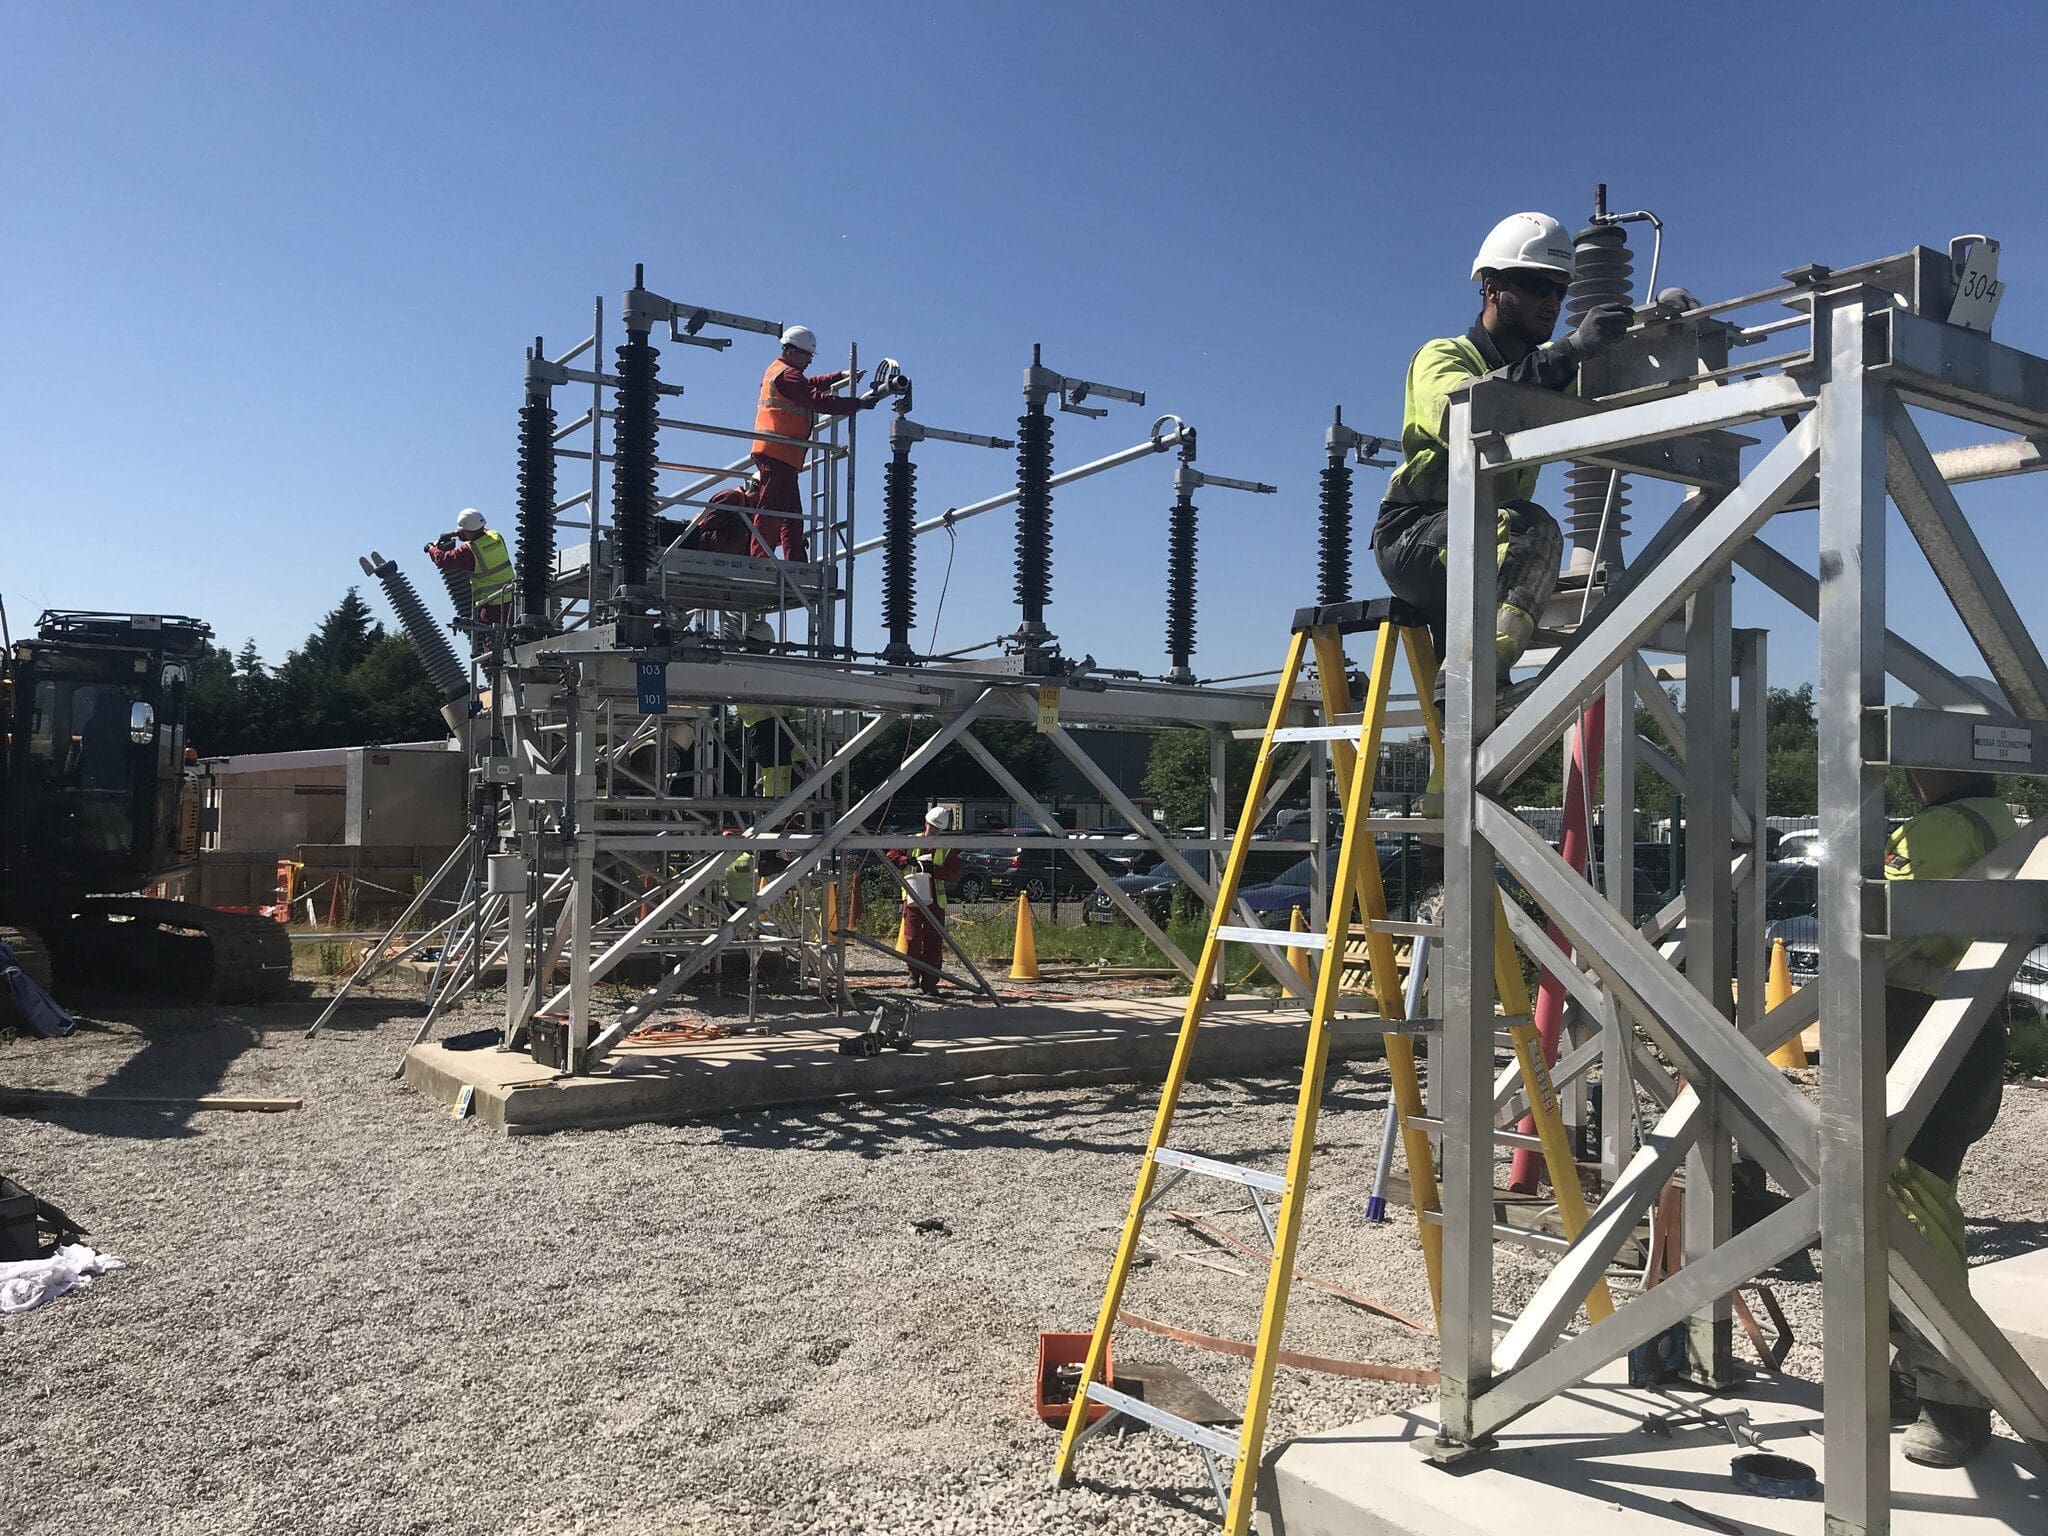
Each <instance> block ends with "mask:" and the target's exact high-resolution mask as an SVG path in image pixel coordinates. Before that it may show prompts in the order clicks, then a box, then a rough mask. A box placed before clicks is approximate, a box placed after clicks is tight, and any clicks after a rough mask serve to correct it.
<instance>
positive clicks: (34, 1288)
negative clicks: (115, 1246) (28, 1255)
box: [0, 1243, 128, 1312]
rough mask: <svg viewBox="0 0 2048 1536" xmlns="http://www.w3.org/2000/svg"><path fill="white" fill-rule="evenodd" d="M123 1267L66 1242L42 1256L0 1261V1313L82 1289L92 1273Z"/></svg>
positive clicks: (109, 1257)
mask: <svg viewBox="0 0 2048 1536" xmlns="http://www.w3.org/2000/svg"><path fill="white" fill-rule="evenodd" d="M127 1267H128V1266H127V1265H125V1264H123V1263H122V1262H121V1261H120V1260H119V1259H117V1258H115V1257H114V1256H113V1255H112V1254H111V1253H96V1252H94V1251H93V1250H92V1249H90V1248H88V1247H86V1246H85V1244H83V1243H66V1244H65V1245H64V1246H63V1247H61V1248H59V1249H58V1250H57V1251H56V1252H55V1253H53V1254H51V1255H50V1256H49V1257H48V1258H46V1259H17V1260H14V1261H12V1262H9V1263H5V1264H0V1312H26V1311H28V1310H29V1309H30V1308H31V1307H40V1306H41V1305H42V1304H43V1303H44V1302H46V1301H55V1300H56V1299H57V1298H58V1297H59V1296H62V1295H63V1294H64V1293H65V1292H66V1291H71V1290H82V1289H83V1288H84V1287H86V1286H88V1285H91V1284H92V1281H93V1276H95V1275H104V1274H108V1273H110V1272H111V1271H113V1270H117V1269H126V1268H127Z"/></svg>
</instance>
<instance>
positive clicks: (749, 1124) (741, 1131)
mask: <svg viewBox="0 0 2048 1536" xmlns="http://www.w3.org/2000/svg"><path fill="white" fill-rule="evenodd" d="M1207 1086H1209V1085H1205V1084H1197V1085H1194V1086H1193V1087H1191V1088H1190V1089H1189V1092H1188V1096H1187V1097H1185V1098H1184V1099H1183V1100H1182V1103H1181V1113H1182V1115H1183V1116H1184V1117H1185V1116H1189V1115H1199V1114H1200V1113H1201V1111H1202V1109H1203V1108H1204V1106H1205V1103H1206V1102H1207V1099H1208V1095H1207V1094H1206V1093H1205V1092H1204V1089H1205V1088H1206V1087H1207ZM1298 1088H1299V1085H1298V1084H1297V1083H1295V1082H1293V1081H1291V1080H1289V1079H1286V1078H1241V1079H1236V1080H1234V1081H1233V1082H1232V1084H1231V1089H1232V1095H1231V1103H1232V1105H1233V1107H1237V1108H1243V1107H1247V1106H1249V1107H1253V1108H1260V1107H1263V1108H1268V1109H1271V1110H1272V1112H1273V1117H1274V1118H1273V1122H1272V1137H1273V1139H1272V1140H1271V1141H1269V1142H1265V1143H1262V1144H1260V1145H1257V1146H1252V1147H1241V1148H1236V1149H1234V1151H1233V1157H1236V1158H1242V1159H1251V1158H1258V1157H1271V1156H1279V1155H1283V1154H1284V1153H1285V1152H1286V1151H1287V1146H1288V1136H1289V1132H1290V1130H1291V1129H1292V1115H1293V1109H1294V1102H1295V1096H1296V1093H1297V1091H1298ZM1386 1104H1387V1095H1386V1085H1385V1079H1384V1077H1379V1078H1376V1079H1372V1080H1360V1079H1357V1078H1348V1077H1347V1078H1343V1079H1336V1080H1334V1081H1333V1082H1332V1083H1331V1084H1330V1085H1329V1087H1328V1090H1327V1091H1326V1092H1325V1094H1324V1096H1323V1112H1324V1113H1325V1114H1331V1113H1336V1112H1341V1111H1345V1110H1352V1111H1359V1110H1375V1109H1384V1108H1385V1107H1386ZM1158 1105H1159V1089H1158V1087H1157V1086H1156V1085H1149V1084H1122V1085H1114V1086H1101V1087H1087V1088H1074V1089H1067V1090H1058V1089H1053V1090H1048V1089H1034V1090H1032V1091H1031V1093H1030V1096H1029V1097H1028V1098H1026V1097H1022V1096H1014V1095H1001V1094H991V1095H979V1096H972V1097H969V1096H965V1095H960V1094H951V1095H943V1096H941V1095H934V1096H933V1097H931V1098H929V1099H921V1100H881V1101H875V1102H865V1103H848V1104H828V1105H821V1106H818V1107H817V1108H814V1109H802V1110H768V1111H761V1112H757V1113H753V1114H748V1115H745V1116H735V1117H733V1118H731V1119H729V1120H727V1121H726V1122H725V1123H724V1124H723V1126H722V1128H721V1130H722V1139H723V1140H724V1141H725V1142H726V1143H727V1144H728V1145H731V1146H736V1147H759V1148H772V1149H775V1150H780V1151H787V1150H796V1151H806V1152H852V1153H854V1154H856V1155H858V1156H861V1157H866V1158H881V1157H887V1156H892V1155H894V1154H896V1153H900V1152H902V1151H904V1150H905V1149H906V1146H911V1147H920V1148H926V1149H932V1150H941V1151H961V1152H974V1151H987V1150H990V1149H1010V1150H1018V1151H1045V1150H1057V1151H1071V1152H1106V1153H1112V1154H1115V1155H1118V1156H1127V1155H1129V1154H1130V1153H1131V1151H1132V1149H1133V1136H1134V1134H1140V1133H1141V1132H1142V1127H1143V1125H1144V1123H1145V1121H1146V1120H1148V1119H1149V1117H1150V1116H1151V1114H1152V1112H1153V1111H1154V1110H1156V1109H1157V1108H1158ZM1134 1127H1136V1130H1135V1131H1134Z"/></svg>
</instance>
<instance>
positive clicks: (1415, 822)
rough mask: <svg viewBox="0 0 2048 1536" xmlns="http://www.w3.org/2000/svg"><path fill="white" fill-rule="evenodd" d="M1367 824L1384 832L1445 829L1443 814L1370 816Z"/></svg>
mask: <svg viewBox="0 0 2048 1536" xmlns="http://www.w3.org/2000/svg"><path fill="white" fill-rule="evenodd" d="M1365 824H1366V825H1367V826H1368V827H1376V828H1378V829H1379V830H1381V831H1383V832H1441V831H1443V829H1444V819H1443V817H1441V816H1368V817H1366V818H1365Z"/></svg>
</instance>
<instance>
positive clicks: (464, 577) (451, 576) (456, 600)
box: [439, 565, 476, 619]
mask: <svg viewBox="0 0 2048 1536" xmlns="http://www.w3.org/2000/svg"><path fill="white" fill-rule="evenodd" d="M439 570H440V572H441V585H442V586H444V587H446V588H447V589H448V601H449V602H450V603H452V604H454V606H455V617H457V618H458V619H466V618H469V617H471V616H472V615H473V614H474V613H475V611H476V610H475V608H474V607H473V606H472V605H471V603H470V601H469V572H467V571H451V570H449V569H448V567H447V566H445V565H444V566H441V567H439Z"/></svg>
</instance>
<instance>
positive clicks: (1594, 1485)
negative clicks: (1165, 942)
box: [1260, 1377, 2048, 1536]
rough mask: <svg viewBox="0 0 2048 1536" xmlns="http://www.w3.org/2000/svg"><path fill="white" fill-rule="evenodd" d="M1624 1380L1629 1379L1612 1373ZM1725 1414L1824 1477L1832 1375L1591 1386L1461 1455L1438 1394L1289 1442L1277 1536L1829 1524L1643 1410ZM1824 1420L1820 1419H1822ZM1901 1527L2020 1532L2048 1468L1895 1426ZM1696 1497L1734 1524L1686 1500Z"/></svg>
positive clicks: (1713, 1447)
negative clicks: (1438, 1462)
mask: <svg viewBox="0 0 2048 1536" xmlns="http://www.w3.org/2000/svg"><path fill="white" fill-rule="evenodd" d="M1604 1379H1606V1380H1619V1379H1620V1378H1619V1377H1611V1378H1604ZM1676 1400H1683V1401H1686V1402H1702V1401H1703V1402H1704V1403H1705V1405H1706V1406H1707V1407H1708V1408H1710V1409H1713V1410H1715V1411H1722V1412H1725V1411H1727V1410H1730V1409H1734V1408H1746V1409H1747V1410H1748V1411H1749V1415H1750V1420H1751V1423H1752V1425H1753V1426H1754V1427H1755V1429H1756V1431H1757V1433H1758V1434H1759V1435H1760V1436H1761V1437H1762V1439H1763V1441H1764V1445H1763V1449H1765V1450H1767V1451H1770V1452H1772V1453H1774V1454H1777V1455H1781V1456H1791V1457H1794V1458H1796V1459H1797V1460H1800V1461H1803V1462H1805V1463H1806V1464H1807V1465H1808V1466H1811V1467H1812V1468H1814V1470H1815V1472H1816V1474H1817V1475H1818V1476H1819V1477H1820V1478H1821V1479H1822V1480H1823V1482H1825V1480H1826V1476H1827V1467H1826V1462H1825V1460H1824V1457H1823V1454H1822V1446H1821V1440H1820V1425H1821V1406H1820V1388H1819V1386H1818V1385H1817V1384H1815V1383H1813V1382H1805V1381H1792V1380H1789V1379H1787V1378H1784V1377H1777V1378H1770V1377H1764V1378H1759V1379H1758V1380H1756V1381H1755V1382H1753V1383H1752V1384H1750V1385H1749V1386H1747V1387H1745V1388H1744V1389H1743V1390H1741V1391H1739V1392H1735V1393H1729V1394H1726V1395H1721V1396H1714V1397H1704V1398H1703V1397H1702V1394H1700V1393H1698V1392H1696V1391H1693V1390H1690V1389H1687V1390H1684V1391H1682V1392H1669V1393H1657V1392H1651V1391H1646V1390H1640V1389H1638V1390H1631V1389H1629V1388H1626V1387H1622V1386H1617V1385H1593V1384H1588V1385H1585V1386H1581V1387H1579V1388H1577V1389H1575V1390H1573V1391H1572V1392H1569V1393H1566V1394H1565V1395H1563V1396H1561V1397H1557V1398H1553V1399H1552V1400H1551V1401H1550V1402H1548V1403H1545V1404H1544V1405H1543V1406H1542V1407H1540V1408H1537V1409H1536V1410H1534V1411H1533V1412H1531V1413H1530V1414H1529V1415H1528V1416H1527V1417H1525V1418H1522V1419H1519V1420H1517V1421H1516V1422H1515V1423H1513V1424H1511V1425H1509V1426H1508V1427H1507V1429H1505V1430H1504V1431H1502V1432H1501V1435H1500V1437H1499V1438H1500V1444H1499V1447H1498V1448H1497V1449H1494V1450H1491V1451H1488V1452H1486V1453H1484V1454H1482V1455H1478V1456H1474V1457H1472V1458H1470V1459H1468V1460H1466V1461H1464V1462H1461V1463H1459V1464H1457V1465H1456V1466H1454V1467H1448V1468H1446V1467H1438V1466H1434V1465H1432V1464H1431V1463H1430V1462H1428V1461H1426V1460H1424V1458H1423V1456H1422V1453H1421V1451H1420V1449H1419V1443H1420V1442H1423V1441H1426V1440H1428V1439H1429V1438H1431V1437H1432V1436H1434V1434H1435V1433H1436V1405H1435V1403H1434V1402H1433V1401H1432V1402H1430V1403H1428V1404H1425V1405H1424V1406H1422V1407H1421V1408H1418V1409H1413V1410H1410V1411H1408V1412H1406V1413H1394V1414H1388V1415H1385V1416H1384V1417H1381V1418H1377V1419H1367V1420H1365V1421H1364V1422H1363V1423H1359V1424H1352V1425H1347V1426H1346V1427H1344V1428H1342V1429H1336V1430H1331V1431H1330V1432H1328V1433H1326V1434H1320V1435H1309V1436H1304V1437H1303V1438H1301V1439H1298V1440H1293V1441H1290V1442H1288V1443H1287V1444H1286V1445H1284V1446H1282V1447H1281V1448H1280V1450H1279V1451H1278V1452H1277V1453H1276V1454H1275V1455H1274V1456H1273V1457H1272V1458H1270V1459H1269V1461H1268V1464H1267V1466H1266V1468H1265V1470H1264V1473H1263V1475H1262V1477H1261V1487H1260V1505H1261V1509H1262V1511H1263V1514H1262V1518H1263V1519H1265V1520H1266V1521H1268V1522H1270V1523H1269V1524H1268V1525H1267V1527H1266V1529H1267V1530H1268V1531H1269V1532H1270V1533H1271V1536H1397V1533H1398V1536H1503V1533H1506V1536H1539V1533H1542V1536H1549V1533H1552V1532H1568V1533H1570V1536H1702V1533H1705V1532H1712V1531H1715V1530H1726V1529H1733V1528H1739V1529H1740V1530H1741V1531H1742V1532H1744V1533H1745V1536H1820V1533H1821V1526H1822V1506H1821V1503H1820V1501H1819V1500H1818V1499H1808V1500H1797V1499H1767V1498H1762V1497H1759V1496H1757V1495H1754V1494H1747V1493H1742V1492H1740V1491H1738V1490H1737V1489H1736V1487H1735V1485H1734V1483H1733V1481H1732V1480H1731V1478H1730V1476H1729V1462H1730V1461H1731V1460H1732V1459H1733V1458H1734V1456H1735V1454H1736V1448H1735V1446H1734V1445H1733V1444H1732V1443H1731V1441H1730V1440H1729V1437H1728V1436H1727V1435H1726V1434H1725V1433H1722V1432H1720V1431H1718V1430H1712V1429H1707V1428H1683V1429H1677V1430H1674V1431H1673V1432H1672V1434H1671V1435H1670V1436H1668V1437H1656V1438H1653V1437H1652V1436H1650V1435H1646V1434H1644V1433H1643V1432H1642V1430H1641V1429H1640V1428H1639V1426H1640V1424H1641V1422H1642V1420H1643V1419H1644V1418H1646V1417H1648V1416H1649V1415H1651V1414H1653V1413H1657V1412H1660V1411H1662V1410H1664V1409H1666V1408H1668V1407H1670V1406H1671V1404H1672V1402H1673V1401H1676ZM1809 1431H1810V1432H1809ZM1891 1478H1892V1531H1893V1533H1894V1536H2007V1533H2012V1532H2025V1533H2035V1532H2040V1531H2044V1530H2048V1481H2044V1477H2043V1471H2042V1468H2041V1465H2040V1463H2039V1462H2038V1461H2037V1460H2036V1459H2035V1458H2034V1456H2033V1454H2032V1453H2031V1452H2029V1451H2028V1450H2027V1448H2026V1447H2024V1446H2022V1445H2021V1444H2020V1443H2019V1442H2018V1441H2016V1440H2007V1439H1998V1440H1994V1441H1993V1442H1992V1444H1991V1447H1990V1449H1988V1450H1987V1451H1986V1452H1985V1453H1984V1454H1983V1456H1981V1457H1980V1458H1978V1461H1977V1463H1976V1464H1975V1465H1974V1466H1971V1467H1967V1468H1964V1469H1962V1470H1960V1471H1955V1472H1936V1471H1932V1470H1930V1469H1928V1468H1926V1467H1916V1466H1914V1465H1913V1464H1912V1463H1911V1462H1909V1461H1907V1460H1906V1459H1905V1458H1904V1457H1903V1456H1902V1455H1900V1454H1899V1436H1898V1435H1897V1434H1896V1433H1894V1434H1893V1436H1892V1471H1891ZM1674 1500H1677V1501H1680V1502H1682V1503H1684V1504H1687V1505H1690V1506H1691V1507H1692V1509H1694V1510H1698V1511H1703V1512H1705V1513H1706V1514H1708V1515H1710V1516H1713V1517H1714V1518H1715V1519H1718V1520H1720V1521H1723V1522H1733V1526H1732V1527H1731V1526H1725V1525H1724V1526H1718V1527H1717V1526H1715V1525H1714V1524H1712V1523H1711V1522H1710V1521H1707V1520H1702V1519H1700V1518H1698V1516H1696V1515H1693V1514H1688V1513H1687V1512H1686V1511H1685V1510H1683V1509H1680V1508H1678V1507H1676V1505H1675V1504H1674V1503H1673V1501H1674Z"/></svg>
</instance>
